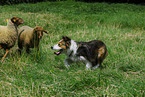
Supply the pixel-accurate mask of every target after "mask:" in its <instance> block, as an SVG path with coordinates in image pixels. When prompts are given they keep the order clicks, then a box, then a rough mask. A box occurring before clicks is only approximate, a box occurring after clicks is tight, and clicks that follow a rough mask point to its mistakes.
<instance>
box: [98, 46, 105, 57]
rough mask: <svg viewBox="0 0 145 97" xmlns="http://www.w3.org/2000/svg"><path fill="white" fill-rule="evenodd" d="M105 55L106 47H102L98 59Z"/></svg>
mask: <svg viewBox="0 0 145 97" xmlns="http://www.w3.org/2000/svg"><path fill="white" fill-rule="evenodd" d="M104 53H105V49H104V47H101V48H100V49H99V51H98V58H101V57H102V55H104Z"/></svg>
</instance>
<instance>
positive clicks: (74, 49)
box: [64, 40, 92, 69]
mask: <svg viewBox="0 0 145 97" xmlns="http://www.w3.org/2000/svg"><path fill="white" fill-rule="evenodd" d="M77 50H78V46H77V43H76V42H75V41H74V40H71V46H70V48H69V49H67V52H66V55H67V56H68V57H67V59H65V60H64V63H65V67H66V68H68V67H70V65H69V63H73V62H78V61H82V62H84V63H85V64H86V69H91V67H92V63H91V62H89V61H88V60H87V59H86V58H85V57H83V56H76V54H77ZM71 52H73V53H72V54H71ZM70 54H71V56H69V55H70ZM68 69H69V68H68Z"/></svg>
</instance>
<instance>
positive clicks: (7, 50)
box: [1, 49, 9, 62]
mask: <svg viewBox="0 0 145 97" xmlns="http://www.w3.org/2000/svg"><path fill="white" fill-rule="evenodd" d="M8 52H9V49H6V53H5V55H4V56H3V58H2V60H1V62H3V61H4V59H5V57H6V55H7V54H8Z"/></svg>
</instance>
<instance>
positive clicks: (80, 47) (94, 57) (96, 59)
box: [51, 36, 108, 69]
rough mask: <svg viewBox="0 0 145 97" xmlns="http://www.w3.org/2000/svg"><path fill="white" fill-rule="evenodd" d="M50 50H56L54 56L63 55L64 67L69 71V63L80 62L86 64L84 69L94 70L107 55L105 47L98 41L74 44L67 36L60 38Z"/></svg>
mask: <svg viewBox="0 0 145 97" xmlns="http://www.w3.org/2000/svg"><path fill="white" fill-rule="evenodd" d="M51 49H53V50H58V52H54V54H56V55H60V54H62V53H65V54H66V55H67V58H66V59H65V60H64V63H65V67H66V68H67V69H69V67H70V65H69V64H70V63H73V62H78V61H82V62H83V63H85V64H86V69H96V68H98V67H99V66H101V63H102V62H103V60H104V59H105V57H106V56H107V55H108V51H107V47H106V45H105V44H104V43H103V42H102V41H100V40H92V41H89V42H76V41H74V40H71V39H70V38H69V37H67V36H62V39H61V40H60V41H59V42H58V44H56V45H54V46H51Z"/></svg>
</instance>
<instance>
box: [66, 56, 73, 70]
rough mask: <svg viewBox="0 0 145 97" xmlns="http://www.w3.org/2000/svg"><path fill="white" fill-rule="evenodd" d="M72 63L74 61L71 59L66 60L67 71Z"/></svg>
mask: <svg viewBox="0 0 145 97" xmlns="http://www.w3.org/2000/svg"><path fill="white" fill-rule="evenodd" d="M71 61H72V60H71V59H69V58H67V59H65V60H64V64H65V67H66V68H67V69H69V67H70V65H69V63H70V62H71Z"/></svg>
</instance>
